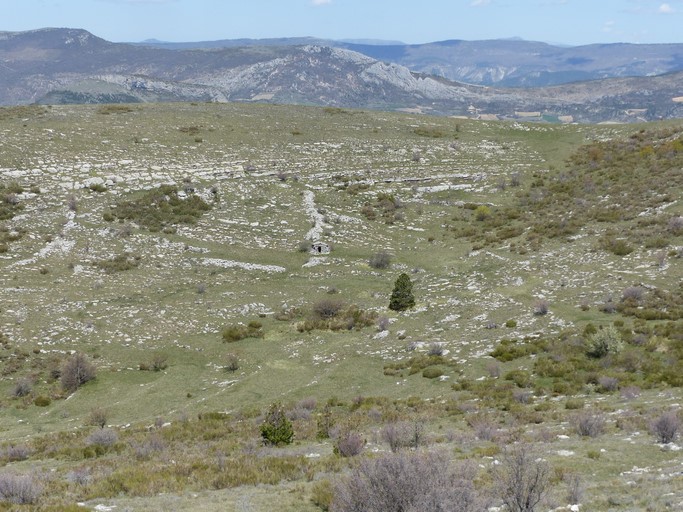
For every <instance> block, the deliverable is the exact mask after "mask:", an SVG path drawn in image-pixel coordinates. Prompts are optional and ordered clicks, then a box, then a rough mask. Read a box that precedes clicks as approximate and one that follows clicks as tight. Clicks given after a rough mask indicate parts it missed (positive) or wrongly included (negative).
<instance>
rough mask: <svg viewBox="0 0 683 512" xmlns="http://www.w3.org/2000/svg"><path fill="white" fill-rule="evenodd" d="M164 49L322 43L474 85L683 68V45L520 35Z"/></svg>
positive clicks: (265, 42) (215, 44)
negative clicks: (557, 41) (565, 41)
mask: <svg viewBox="0 0 683 512" xmlns="http://www.w3.org/2000/svg"><path fill="white" fill-rule="evenodd" d="M142 44H146V45H150V46H154V47H157V48H165V49H200V48H232V47H235V46H299V45H318V46H330V47H334V48H344V49H347V50H352V51H355V52H358V53H362V54H363V55H367V56H368V57H372V58H373V59H377V60H380V61H385V62H393V63H395V64H400V65H402V66H405V67H407V68H408V69H410V70H411V71H415V72H417V73H425V74H430V75H435V76H440V77H442V78H446V79H448V80H454V81H459V82H466V83H469V84H475V85H496V86H500V87H543V86H548V85H560V84H565V83H570V82H577V81H583V80H599V79H602V78H617V77H632V76H655V75H662V74H665V73H673V72H676V71H683V44H624V43H622V44H592V45H585V46H554V45H550V44H547V43H539V42H533V41H524V40H520V39H495V40H486V41H461V40H450V41H439V42H433V43H426V44H403V43H392V42H382V41H373V42H371V43H370V42H365V43H361V42H344V41H333V40H328V39H315V38H281V39H232V40H222V41H209V42H198V43H166V42H160V41H157V42H147V43H142Z"/></svg>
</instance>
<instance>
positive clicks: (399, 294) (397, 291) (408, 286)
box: [389, 272, 415, 311]
mask: <svg viewBox="0 0 683 512" xmlns="http://www.w3.org/2000/svg"><path fill="white" fill-rule="evenodd" d="M414 305H415V296H413V283H412V281H411V280H410V276H408V274H406V273H405V272H404V273H403V274H401V275H400V276H398V279H396V283H394V291H393V292H391V300H390V301H389V309H391V310H393V311H404V310H406V309H409V308H412V307H413V306H414Z"/></svg>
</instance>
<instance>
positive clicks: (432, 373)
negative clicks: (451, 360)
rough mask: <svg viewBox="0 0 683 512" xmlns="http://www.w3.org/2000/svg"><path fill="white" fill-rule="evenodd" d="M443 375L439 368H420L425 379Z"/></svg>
mask: <svg viewBox="0 0 683 512" xmlns="http://www.w3.org/2000/svg"><path fill="white" fill-rule="evenodd" d="M442 375H443V370H441V369H440V368H433V367H432V368H425V369H424V370H422V376H423V377H425V378H427V379H436V378H437V377H441V376H442Z"/></svg>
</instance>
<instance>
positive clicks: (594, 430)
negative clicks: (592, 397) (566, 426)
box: [574, 413, 605, 437]
mask: <svg viewBox="0 0 683 512" xmlns="http://www.w3.org/2000/svg"><path fill="white" fill-rule="evenodd" d="M574 427H575V428H576V433H577V434H579V435H580V436H582V437H598V436H600V435H602V433H603V432H604V431H605V418H604V417H603V416H602V415H600V414H592V413H585V414H580V415H579V416H577V417H576V418H575V420H574Z"/></svg>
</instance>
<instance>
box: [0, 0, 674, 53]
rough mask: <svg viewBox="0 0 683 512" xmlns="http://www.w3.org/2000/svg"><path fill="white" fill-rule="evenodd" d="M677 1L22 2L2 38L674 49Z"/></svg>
mask: <svg viewBox="0 0 683 512" xmlns="http://www.w3.org/2000/svg"><path fill="white" fill-rule="evenodd" d="M0 1H1V2H2V3H4V4H8V3H9V0H0ZM682 21H683V0H671V1H669V2H661V1H659V0H604V1H601V2H599V3H597V2H592V1H590V0H519V1H518V2H515V3H514V4H512V3H511V2H510V1H509V0H459V1H458V0H456V1H453V0H427V1H426V2H421V3H420V4H416V2H412V1H408V0H393V1H389V0H375V1H373V2H368V1H365V0H279V1H276V0H253V1H251V2H248V3H247V2H232V1H221V0H69V1H68V2H67V1H66V0H24V1H22V2H20V3H19V2H12V8H11V9H10V8H6V9H5V10H4V14H3V22H2V24H0V30H2V31H8V32H19V31H26V30H36V29H40V28H45V27H64V28H80V29H84V30H87V31H89V32H91V33H93V34H94V35H96V36H98V37H101V38H103V39H106V40H109V41H113V42H142V41H146V40H158V41H165V42H196V41H211V40H221V39H269V38H284V37H314V38H321V39H335V40H383V41H391V42H398V41H401V42H403V43H405V44H419V43H427V42H433V41H443V40H452V39H460V40H486V39H513V38H519V39H523V40H527V41H542V42H547V43H550V44H561V45H567V46H578V45H585V44H594V43H597V44H601V43H602V44H604V43H678V42H681V41H682V40H681V36H680V26H681V22H682Z"/></svg>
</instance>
